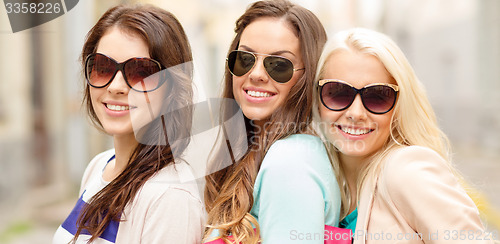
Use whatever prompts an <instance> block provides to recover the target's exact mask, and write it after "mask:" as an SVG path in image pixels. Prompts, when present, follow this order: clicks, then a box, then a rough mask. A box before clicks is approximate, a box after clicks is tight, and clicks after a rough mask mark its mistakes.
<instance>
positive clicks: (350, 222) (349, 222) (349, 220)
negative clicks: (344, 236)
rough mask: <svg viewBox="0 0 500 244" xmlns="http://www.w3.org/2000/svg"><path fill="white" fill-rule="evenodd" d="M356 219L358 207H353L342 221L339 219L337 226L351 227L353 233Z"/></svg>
mask: <svg viewBox="0 0 500 244" xmlns="http://www.w3.org/2000/svg"><path fill="white" fill-rule="evenodd" d="M357 220H358V208H356V209H354V211H352V213H350V214H349V215H347V216H346V217H345V218H344V219H343V220H342V221H340V223H339V227H340V228H344V229H351V230H352V233H355V232H356V222H357Z"/></svg>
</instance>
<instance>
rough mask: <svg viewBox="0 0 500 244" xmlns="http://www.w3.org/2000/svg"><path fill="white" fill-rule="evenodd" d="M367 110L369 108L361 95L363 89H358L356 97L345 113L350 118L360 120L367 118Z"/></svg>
mask: <svg viewBox="0 0 500 244" xmlns="http://www.w3.org/2000/svg"><path fill="white" fill-rule="evenodd" d="M354 89H356V88H354ZM367 112H368V110H367V109H366V107H365V105H364V102H363V98H362V97H361V90H358V89H356V93H355V95H354V99H353V100H352V102H351V104H350V105H349V106H348V107H347V109H346V112H345V115H346V117H347V118H348V119H350V120H354V121H359V120H365V119H366V118H367Z"/></svg>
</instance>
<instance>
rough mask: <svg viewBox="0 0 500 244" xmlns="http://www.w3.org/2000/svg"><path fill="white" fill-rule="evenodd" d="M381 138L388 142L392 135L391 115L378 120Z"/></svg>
mask: <svg viewBox="0 0 500 244" xmlns="http://www.w3.org/2000/svg"><path fill="white" fill-rule="evenodd" d="M377 123H378V125H379V131H380V137H381V138H383V139H384V141H385V140H387V139H388V138H389V136H390V133H391V115H390V114H387V115H386V116H384V117H383V118H380V119H378V121H377Z"/></svg>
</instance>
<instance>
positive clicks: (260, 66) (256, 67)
mask: <svg viewBox="0 0 500 244" xmlns="http://www.w3.org/2000/svg"><path fill="white" fill-rule="evenodd" d="M253 55H254V60H255V61H254V63H253V65H252V67H251V68H250V70H249V71H248V72H249V77H250V79H251V80H262V81H267V80H268V78H267V76H268V72H267V70H266V67H265V66H264V59H265V57H264V56H262V55H256V54H253Z"/></svg>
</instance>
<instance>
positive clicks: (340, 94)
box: [321, 82, 356, 110]
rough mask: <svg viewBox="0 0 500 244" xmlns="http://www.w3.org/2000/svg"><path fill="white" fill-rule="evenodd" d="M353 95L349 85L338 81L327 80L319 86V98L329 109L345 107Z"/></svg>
mask: <svg viewBox="0 0 500 244" xmlns="http://www.w3.org/2000/svg"><path fill="white" fill-rule="evenodd" d="M355 95H356V93H355V91H354V90H353V89H352V88H351V87H350V86H348V85H346V84H343V83H340V82H329V83H326V84H324V85H323V87H322V88H321V100H322V102H323V104H324V105H325V106H326V107H327V108H329V109H331V110H343V109H345V108H347V107H348V106H349V105H350V104H351V103H352V101H353V100H354V97H355Z"/></svg>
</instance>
